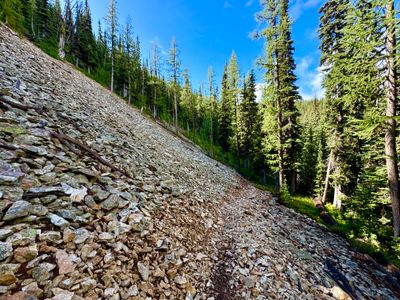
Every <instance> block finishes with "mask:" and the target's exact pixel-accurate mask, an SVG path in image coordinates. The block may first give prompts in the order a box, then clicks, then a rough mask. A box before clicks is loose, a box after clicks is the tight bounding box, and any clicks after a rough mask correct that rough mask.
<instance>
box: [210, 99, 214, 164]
mask: <svg viewBox="0 0 400 300" xmlns="http://www.w3.org/2000/svg"><path fill="white" fill-rule="evenodd" d="M210 111H211V126H210V127H211V128H210V129H211V132H210V141H211V157H214V151H213V145H214V106H213V99H211V109H210Z"/></svg>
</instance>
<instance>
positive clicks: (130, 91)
mask: <svg viewBox="0 0 400 300" xmlns="http://www.w3.org/2000/svg"><path fill="white" fill-rule="evenodd" d="M131 77H132V75H131V68H130V66H129V72H128V103H129V105H131V104H132V78H131Z"/></svg>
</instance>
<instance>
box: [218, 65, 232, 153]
mask: <svg viewBox="0 0 400 300" xmlns="http://www.w3.org/2000/svg"><path fill="white" fill-rule="evenodd" d="M228 80H229V79H228V66H227V65H225V67H224V73H223V75H222V83H221V109H220V114H219V144H220V146H221V147H222V149H223V150H224V151H228V150H229V148H230V143H229V138H230V137H231V136H232V116H233V109H232V108H233V107H232V96H231V92H230V89H229V81H228Z"/></svg>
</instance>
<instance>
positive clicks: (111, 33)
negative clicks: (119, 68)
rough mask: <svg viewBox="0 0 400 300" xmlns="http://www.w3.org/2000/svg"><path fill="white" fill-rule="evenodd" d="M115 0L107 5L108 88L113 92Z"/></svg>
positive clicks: (115, 25)
mask: <svg viewBox="0 0 400 300" xmlns="http://www.w3.org/2000/svg"><path fill="white" fill-rule="evenodd" d="M116 5H117V4H116V0H110V2H109V6H108V15H107V18H106V19H107V23H108V26H109V38H110V54H111V83H110V90H111V92H114V73H115V51H116V49H115V46H116V42H117V41H116V40H117V26H118V24H117V7H116Z"/></svg>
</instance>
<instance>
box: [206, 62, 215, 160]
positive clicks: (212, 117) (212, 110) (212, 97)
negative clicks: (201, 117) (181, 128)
mask: <svg viewBox="0 0 400 300" xmlns="http://www.w3.org/2000/svg"><path fill="white" fill-rule="evenodd" d="M214 93H215V91H214V71H213V68H212V67H211V66H209V67H208V95H209V98H210V121H211V124H210V143H211V145H213V144H214V134H215V127H216V122H215V110H216V101H215V94H214ZM211 156H213V153H211Z"/></svg>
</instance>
